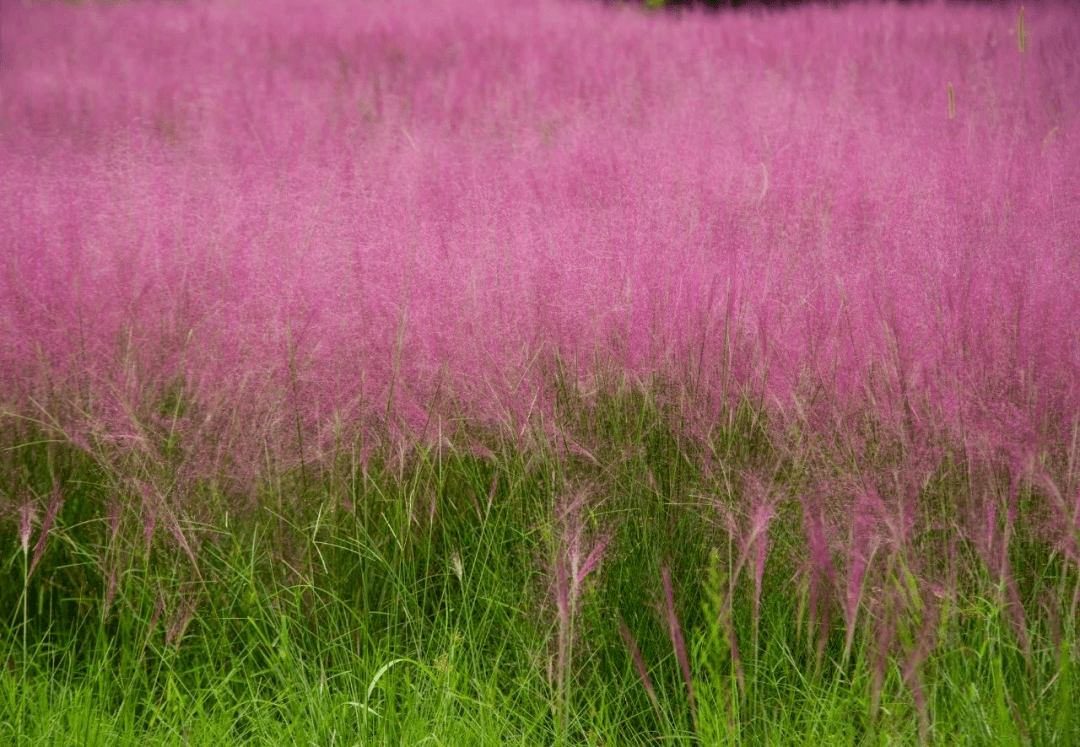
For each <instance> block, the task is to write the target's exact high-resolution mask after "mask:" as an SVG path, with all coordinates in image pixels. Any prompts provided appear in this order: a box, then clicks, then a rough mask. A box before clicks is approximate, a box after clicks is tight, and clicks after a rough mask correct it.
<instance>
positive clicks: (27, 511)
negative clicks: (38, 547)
mask: <svg viewBox="0 0 1080 747" xmlns="http://www.w3.org/2000/svg"><path fill="white" fill-rule="evenodd" d="M36 518H37V508H36V507H35V506H34V504H33V503H32V502H31V501H29V500H28V501H26V502H25V503H23V505H22V506H20V507H19V546H20V547H22V552H23V555H27V554H28V553H29V552H30V535H31V534H33V531H34V520H35V519H36Z"/></svg>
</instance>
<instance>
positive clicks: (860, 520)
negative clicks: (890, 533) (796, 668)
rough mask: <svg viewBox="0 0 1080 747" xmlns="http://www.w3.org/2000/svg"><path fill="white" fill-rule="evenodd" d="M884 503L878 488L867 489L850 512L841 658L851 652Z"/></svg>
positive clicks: (877, 541)
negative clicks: (851, 514)
mask: <svg viewBox="0 0 1080 747" xmlns="http://www.w3.org/2000/svg"><path fill="white" fill-rule="evenodd" d="M883 511H884V506H883V505H882V503H881V499H880V498H879V497H878V495H877V492H876V491H874V490H872V489H866V490H862V491H860V492H859V494H858V496H857V498H856V500H855V506H854V515H853V516H852V527H851V539H850V542H849V547H850V549H849V558H848V576H847V582H846V583H847V596H846V599H845V604H844V624H845V626H846V633H845V637H844V657H843V658H844V661H845V662H846V661H847V659H848V656H849V655H850V653H851V645H852V642H853V640H854V637H855V623H856V620H857V618H858V612H859V602H860V600H861V598H862V592H863V579H864V577H865V575H866V571H867V568H868V567H869V565H870V563H871V562H872V561H873V558H874V555H875V554H876V553H877V548H878V543H879V536H878V529H877V526H878V522H879V518H878V517H879V516H880V514H881V513H882V512H883Z"/></svg>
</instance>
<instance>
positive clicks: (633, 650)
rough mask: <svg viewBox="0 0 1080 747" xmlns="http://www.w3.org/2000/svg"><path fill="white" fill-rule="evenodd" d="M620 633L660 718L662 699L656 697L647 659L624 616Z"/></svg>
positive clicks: (620, 625) (621, 620)
mask: <svg viewBox="0 0 1080 747" xmlns="http://www.w3.org/2000/svg"><path fill="white" fill-rule="evenodd" d="M619 635H620V636H622V639H623V642H624V643H625V644H626V647H627V648H628V649H630V658H631V659H632V660H633V662H634V669H636V670H637V673H638V677H640V678H641V684H642V685H644V687H645V693H646V695H648V696H649V702H650V703H652V707H653V710H654V711H655V712H656V718H657V719H660V718H661V715H660V701H659V700H658V699H657V697H656V688H654V687H653V683H652V680H651V679H650V678H649V670H648V668H647V667H646V666H645V659H644V658H643V657H642V656H641V650H640V649H638V645H637V641H636V640H634V634H633V633H631V632H630V628H629V627H627V625H626V621H625V620H623V619H622V616H620V617H619Z"/></svg>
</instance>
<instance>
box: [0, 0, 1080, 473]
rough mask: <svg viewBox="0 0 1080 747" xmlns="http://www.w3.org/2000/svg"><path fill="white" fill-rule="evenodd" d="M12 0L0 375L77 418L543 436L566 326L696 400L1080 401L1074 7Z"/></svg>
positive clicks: (63, 416) (881, 404)
mask: <svg viewBox="0 0 1080 747" xmlns="http://www.w3.org/2000/svg"><path fill="white" fill-rule="evenodd" d="M4 14H5V15H4V19H3V23H2V24H0V34H2V37H0V205H2V206H3V209H2V210H0V407H3V408H4V409H6V410H8V411H13V412H17V413H25V414H28V415H30V416H32V417H34V418H37V419H41V420H50V421H55V424H58V425H59V426H60V427H62V428H63V429H64V430H65V432H67V433H68V434H69V436H70V437H71V439H72V440H73V441H74V442H75V443H77V444H78V443H84V444H87V448H102V447H101V445H102V444H108V443H115V444H121V443H122V444H124V448H136V447H138V448H143V447H139V446H138V445H139V444H140V443H141V444H144V445H145V444H146V443H149V442H150V441H152V438H151V435H149V434H152V433H154V432H155V430H154V429H155V428H158V429H159V430H160V429H166V430H171V431H175V432H177V433H181V434H185V433H186V434H188V436H189V437H190V440H192V441H197V444H193V445H192V446H191V448H192V449H194V450H196V451H197V450H198V449H202V450H203V451H202V452H200V453H203V455H204V456H205V457H206V458H207V459H210V460H216V461H214V462H213V463H214V464H216V465H217V468H219V469H225V467H226V465H228V469H230V470H232V471H233V472H234V473H235V474H237V475H245V474H252V475H254V474H255V473H256V472H257V471H258V470H259V469H260V467H259V465H260V464H263V465H265V464H266V457H265V455H266V454H267V453H270V454H273V455H276V458H279V459H281V460H282V462H283V463H289V462H291V461H295V460H296V459H297V458H299V459H312V458H317V457H318V455H319V454H320V453H321V450H324V449H326V448H328V444H329V443H330V442H331V440H332V435H333V432H334V429H335V428H338V427H342V426H341V425H340V424H341V423H345V424H348V427H354V428H364V429H371V430H372V431H376V430H380V429H381V430H380V432H389V433H391V434H397V435H399V436H402V437H405V436H408V437H413V438H415V437H418V435H419V434H420V433H421V432H424V433H425V434H426V437H427V438H431V437H434V436H433V434H434V433H435V429H436V427H437V426H436V425H435V423H438V427H442V428H444V429H448V428H449V425H447V423H449V422H450V419H452V418H465V419H469V420H473V421H475V422H476V423H480V424H487V425H493V426H495V427H497V428H501V429H505V431H506V432H507V433H510V434H513V435H514V436H519V435H520V434H521V433H522V431H523V429H524V426H525V425H526V424H527V423H528V422H529V421H530V419H532V418H533V417H535V416H536V415H537V413H539V412H541V411H542V410H543V408H544V407H546V406H547V400H546V399H545V394H544V391H545V390H544V382H545V381H546V380H547V379H545V377H547V376H550V374H551V366H552V363H553V362H554V361H555V360H561V361H563V362H566V363H568V365H569V367H570V370H575V371H576V375H578V376H579V377H580V378H581V380H582V382H583V386H586V385H587V383H588V381H589V379H590V377H591V376H592V375H593V374H595V373H596V372H597V371H598V370H599V369H600V368H602V367H603V368H607V369H611V368H614V370H618V371H623V372H626V373H628V374H631V375H633V376H636V377H639V378H640V379H641V380H642V381H646V382H647V381H651V380H655V377H657V376H662V377H664V379H663V380H664V382H665V385H667V386H671V387H674V388H675V389H679V388H682V389H683V390H684V391H686V392H688V393H691V395H692V397H693V398H695V399H694V401H695V402H696V403H697V406H696V407H695V408H693V412H694V414H695V417H696V418H697V419H698V420H699V421H700V422H698V425H699V426H700V427H701V428H702V432H705V431H707V429H708V422H709V419H710V418H715V417H717V416H718V413H720V411H721V408H722V407H723V405H724V403H725V402H730V401H732V400H733V399H734V398H737V397H740V396H742V395H743V394H747V395H749V396H751V397H753V398H754V400H755V401H758V402H761V403H762V404H763V406H765V407H767V408H770V409H771V410H772V411H774V412H775V413H776V414H777V416H778V418H779V419H780V421H783V419H784V418H801V419H804V420H805V422H807V423H810V424H817V425H821V426H822V427H831V426H830V425H829V424H830V423H835V422H839V421H838V418H841V417H842V415H843V413H847V412H851V411H854V410H855V409H858V408H865V407H870V408H872V409H873V411H874V412H875V413H876V415H877V416H878V417H880V418H881V419H882V420H884V421H889V422H893V421H895V422H897V423H900V422H909V424H910V423H911V422H914V423H924V424H925V423H926V422H932V423H934V424H935V427H939V428H941V429H943V430H946V431H949V432H954V433H959V432H961V431H963V432H964V433H965V434H967V436H965V437H969V436H970V437H974V438H975V439H976V440H979V441H980V442H984V443H985V444H987V445H988V447H991V448H998V447H1006V448H1012V449H1025V448H1030V447H1032V444H1039V443H1043V442H1046V443H1050V442H1053V441H1060V440H1062V439H1064V438H1066V436H1067V434H1068V433H1069V430H1068V429H1069V428H1071V426H1072V424H1074V423H1075V421H1076V418H1077V413H1078V412H1080V410H1078V404H1080V137H1078V130H1077V126H1078V124H1080V120H1078V116H1077V115H1078V106H1080V14H1078V12H1077V11H1076V10H1075V9H1073V7H1072V6H1071V5H1070V4H1065V3H1061V4H1038V3H1029V4H1028V8H1027V21H1026V26H1027V29H1028V34H1029V36H1028V38H1027V40H1026V52H1025V53H1024V54H1022V55H1021V53H1020V51H1019V49H1018V42H1017V38H1016V28H1015V26H1016V14H1017V6H1007V7H1006V6H994V7H972V6H956V7H952V6H944V5H927V6H918V7H899V6H895V5H881V6H878V5H874V6H863V5H858V4H856V5H853V6H851V7H848V8H845V9H830V8H823V7H815V8H805V9H800V10H792V11H787V12H782V13H773V14H746V13H726V14H725V13H721V14H717V15H711V16H710V15H706V14H695V13H688V14H683V15H681V16H676V15H665V14H659V15H658V14H648V13H644V12H641V11H639V10H634V9H631V8H624V9H617V8H613V7H605V6H603V5H602V4H599V3H589V2H560V1H558V0H522V1H520V2H513V3H508V2H504V1H503V0H445V1H443V2H430V0H424V1H423V2H420V1H419V0H398V1H396V2H392V3H362V4H355V3H340V2H329V1H328V0H327V1H325V2H323V1H320V0H316V1H314V2H310V3H305V4H304V5H303V7H302V8H301V7H300V6H299V5H297V4H296V3H292V2H283V1H282V2H261V3H259V5H258V12H255V10H253V8H251V7H249V4H247V3H233V2H227V1H226V0H210V1H207V2H202V1H196V2H190V3H183V4H177V3H157V2H139V3H127V4H120V5H111V4H107V5H105V4H103V5H96V4H91V5H87V6H83V7H72V6H70V5H67V4H59V3H42V4H37V3H35V4H32V5H31V4H24V5H21V6H20V5H16V6H15V7H7V8H5V11H4ZM950 85H951V86H952V88H953V91H954V97H955V103H954V107H953V110H952V111H950V107H949V93H948V92H949V86H950ZM950 115H951V116H950ZM177 392H180V393H181V394H180V395H179V399H177ZM170 393H171V394H170ZM170 397H172V399H170ZM43 411H45V412H47V413H49V414H48V415H43ZM335 424H337V425H335ZM298 432H299V433H300V434H301V438H299V439H298ZM146 448H149V447H148V446H147V447H146ZM304 450H307V452H308V453H307V454H304V453H301V452H303V451H304Z"/></svg>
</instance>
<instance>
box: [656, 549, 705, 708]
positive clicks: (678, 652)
mask: <svg viewBox="0 0 1080 747" xmlns="http://www.w3.org/2000/svg"><path fill="white" fill-rule="evenodd" d="M663 584H664V599H665V600H666V602H667V622H668V636H669V637H670V638H671V645H672V647H673V648H674V649H675V658H676V659H678V662H679V668H680V669H681V670H682V675H683V682H685V683H686V695H687V697H688V698H689V700H690V714H691V717H692V718H693V720H694V723H695V724H696V723H697V700H696V699H695V698H694V682H693V677H692V675H691V672H690V659H689V657H688V656H687V653H686V641H685V640H683V634H682V626H680V625H679V617H678V615H676V614H675V595H674V592H673V591H672V588H671V569H670V568H669V567H668V566H666V565H665V566H664V568H663Z"/></svg>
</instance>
